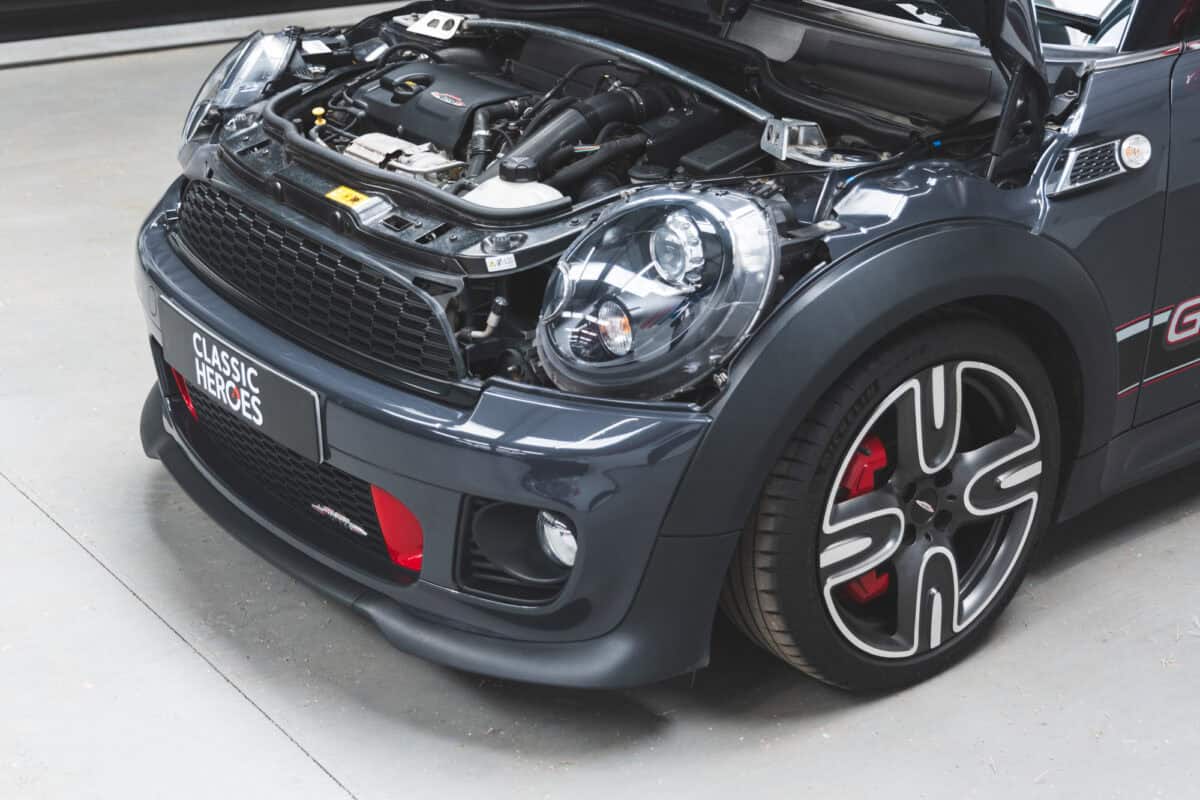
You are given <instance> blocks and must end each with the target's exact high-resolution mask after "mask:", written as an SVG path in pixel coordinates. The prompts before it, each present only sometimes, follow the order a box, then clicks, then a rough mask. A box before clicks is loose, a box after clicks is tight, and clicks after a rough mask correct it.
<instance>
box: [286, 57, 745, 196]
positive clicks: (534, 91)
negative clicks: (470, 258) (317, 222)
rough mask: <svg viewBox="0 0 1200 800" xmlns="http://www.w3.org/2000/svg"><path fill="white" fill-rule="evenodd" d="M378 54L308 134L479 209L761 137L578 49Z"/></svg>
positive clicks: (667, 172) (608, 183)
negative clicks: (373, 64)
mask: <svg viewBox="0 0 1200 800" xmlns="http://www.w3.org/2000/svg"><path fill="white" fill-rule="evenodd" d="M379 49H380V50H382V51H383V55H379V56H378V57H377V58H376V59H374V61H375V62H376V63H375V67H374V69H372V70H370V71H368V72H366V73H362V74H359V75H357V76H355V77H352V78H348V79H347V80H346V81H345V82H344V83H343V84H342V85H340V86H338V87H336V90H335V91H334V92H332V93H331V94H330V95H329V96H328V99H327V100H325V101H324V103H323V104H322V105H313V106H312V107H311V108H309V109H308V114H301V115H299V116H300V117H301V118H302V119H303V118H305V117H307V122H308V131H307V134H308V136H309V138H311V139H313V140H314V141H317V142H318V143H320V144H322V145H324V146H326V147H329V148H331V149H333V150H336V151H338V152H340V153H342V154H343V155H345V156H347V157H350V158H353V159H356V160H359V161H363V162H366V163H368V164H370V165H372V166H374V167H377V168H380V169H383V170H387V171H389V172H394V173H400V174H403V175H406V176H408V177H410V178H413V179H416V180H420V181H424V182H427V183H430V184H433V185H435V186H437V187H438V188H440V189H442V190H444V191H446V192H450V193H452V194H454V195H457V196H460V197H462V198H463V199H464V200H466V201H469V202H472V203H476V204H478V205H482V206H486V207H490V208H506V209H523V208H533V207H536V206H538V205H540V204H543V203H547V202H551V201H555V200H559V199H561V198H562V197H564V196H566V197H570V198H571V199H572V200H575V201H579V200H587V199H590V198H593V197H598V196H601V195H604V194H608V193H611V192H613V191H615V190H617V189H619V188H621V187H624V186H628V185H631V184H647V183H655V182H664V181H667V180H669V179H670V178H671V177H672V176H673V175H676V174H679V173H687V174H691V175H709V174H716V173H722V174H727V173H729V172H730V171H732V170H734V169H736V168H738V167H741V166H746V165H749V164H752V163H754V162H755V161H757V160H760V159H761V157H762V155H763V154H762V151H761V150H760V149H759V147H758V145H759V142H758V133H757V131H756V130H748V129H744V128H742V129H739V127H738V124H737V120H736V118H735V117H734V116H733V115H732V114H730V113H729V112H728V111H726V110H724V109H720V108H718V107H717V106H715V105H713V104H710V103H708V102H705V101H704V100H702V99H701V98H698V97H697V96H695V95H694V94H693V93H691V92H689V91H688V90H687V89H686V88H684V87H682V86H679V85H676V84H673V83H671V82H670V81H668V80H666V79H664V78H662V77H660V76H658V75H654V74H652V73H650V72H649V71H647V70H644V69H640V68H637V67H634V66H632V65H628V64H624V63H622V62H621V61H620V59H617V58H614V57H612V56H609V55H606V54H604V53H601V52H598V51H591V50H589V49H588V48H587V47H585V46H581V45H574V44H565V43H562V42H554V41H549V40H545V39H540V38H537V37H531V38H529V39H527V40H526V41H524V42H523V44H522V45H521V46H520V48H519V49H518V50H516V51H514V52H512V53H505V52H504V51H503V50H499V49H498V48H496V47H495V46H494V43H489V45H488V46H485V45H484V43H479V44H478V46H472V45H471V44H469V43H468V44H466V45H465V46H464V44H455V45H454V46H446V47H443V48H440V49H438V48H431V47H428V46H423V45H415V44H414V45H411V46H406V44H405V43H403V42H401V43H398V44H394V45H391V46H388V45H386V43H381V45H380V48H379Z"/></svg>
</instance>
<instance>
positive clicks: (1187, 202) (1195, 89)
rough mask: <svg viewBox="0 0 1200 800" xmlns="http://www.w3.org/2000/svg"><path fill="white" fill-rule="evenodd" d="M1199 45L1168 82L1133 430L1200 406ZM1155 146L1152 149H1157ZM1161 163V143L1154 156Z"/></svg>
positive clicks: (1186, 55) (1187, 53)
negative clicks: (1153, 271) (1156, 262)
mask: <svg viewBox="0 0 1200 800" xmlns="http://www.w3.org/2000/svg"><path fill="white" fill-rule="evenodd" d="M1198 45H1200V43H1196V42H1193V43H1192V44H1190V45H1189V46H1188V47H1187V49H1186V50H1185V51H1184V53H1183V54H1182V55H1181V56H1180V57H1179V60H1178V62H1177V63H1176V66H1175V73H1174V75H1173V77H1172V80H1171V101H1172V137H1171V140H1170V163H1171V179H1170V187H1169V190H1168V194H1167V208H1166V217H1165V219H1164V222H1163V252H1162V268H1161V271H1160V274H1159V279H1158V290H1157V292H1156V293H1155V297H1154V309H1153V312H1154V313H1153V314H1152V316H1151V317H1150V318H1148V319H1147V320H1146V322H1145V323H1144V324H1143V325H1141V326H1139V327H1138V330H1139V333H1138V334H1137V335H1136V336H1135V337H1133V338H1136V339H1138V340H1141V341H1142V342H1143V344H1144V346H1145V348H1146V366H1145V371H1144V375H1143V380H1142V383H1141V387H1140V389H1139V390H1137V391H1136V394H1137V395H1138V397H1137V424H1138V425H1141V424H1143V423H1146V422H1150V421H1151V420H1155V419H1158V418H1159V417H1161V416H1163V415H1164V414H1169V413H1170V412H1172V411H1175V410H1178V409H1180V408H1184V407H1186V406H1189V405H1191V404H1192V403H1195V402H1197V401H1200V369H1196V367H1200V224H1197V223H1198V219H1200V217H1198V215H1200V46H1198ZM1156 145H1157V143H1156ZM1159 149H1160V150H1161V151H1162V154H1163V156H1164V157H1165V156H1166V155H1167V146H1166V144H1165V143H1164V144H1163V145H1162V146H1161V147H1160V148H1159Z"/></svg>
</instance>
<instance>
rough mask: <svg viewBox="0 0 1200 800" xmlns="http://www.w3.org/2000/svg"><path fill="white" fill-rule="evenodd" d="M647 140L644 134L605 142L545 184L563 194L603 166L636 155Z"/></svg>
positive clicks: (564, 168) (557, 173)
mask: <svg viewBox="0 0 1200 800" xmlns="http://www.w3.org/2000/svg"><path fill="white" fill-rule="evenodd" d="M648 138H649V137H647V136H646V134H644V133H635V134H634V135H633V136H625V137H623V138H620V139H613V140H612V141H609V142H605V143H604V144H602V145H600V149H599V150H597V151H596V152H594V153H592V154H591V155H590V156H588V157H587V158H583V159H580V160H579V161H576V162H575V163H573V164H568V165H567V166H565V167H563V168H562V169H560V170H559V171H558V172H556V173H554V176H553V177H551V178H550V179H549V180H547V181H546V183H547V184H548V185H550V186H553V187H554V188H555V189H558V190H559V191H560V192H564V193H565V190H566V188H568V187H570V186H572V185H574V184H575V183H578V182H579V181H581V180H583V179H584V178H586V177H588V176H590V175H592V174H594V173H595V172H597V171H598V170H599V169H600V168H601V167H603V166H604V165H605V164H608V163H609V162H611V161H614V160H615V159H617V158H620V157H621V156H624V155H628V154H630V153H636V152H638V151H640V150H642V149H644V148H645V147H646V142H647V140H648Z"/></svg>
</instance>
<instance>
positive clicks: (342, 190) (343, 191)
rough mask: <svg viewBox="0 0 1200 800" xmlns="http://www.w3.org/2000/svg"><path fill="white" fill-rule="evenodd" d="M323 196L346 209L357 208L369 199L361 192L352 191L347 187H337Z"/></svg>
mask: <svg viewBox="0 0 1200 800" xmlns="http://www.w3.org/2000/svg"><path fill="white" fill-rule="evenodd" d="M325 196H326V197H328V198H329V199H330V200H332V201H333V202H335V203H341V204H342V205H344V206H347V207H348V208H358V207H359V206H361V205H362V204H363V203H365V202H367V201H368V200H370V199H371V198H370V197H368V196H367V195H365V194H363V193H362V192H356V191H354V190H353V189H351V188H350V187H349V186H339V187H337V188H336V189H334V190H333V191H331V192H328V193H327V194H326V195H325Z"/></svg>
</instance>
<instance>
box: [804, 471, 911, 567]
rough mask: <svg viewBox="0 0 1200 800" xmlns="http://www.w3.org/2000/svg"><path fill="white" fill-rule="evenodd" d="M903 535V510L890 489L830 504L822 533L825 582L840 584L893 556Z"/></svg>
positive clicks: (821, 557) (821, 564)
mask: <svg viewBox="0 0 1200 800" xmlns="http://www.w3.org/2000/svg"><path fill="white" fill-rule="evenodd" d="M903 536H904V512H903V511H902V510H901V508H900V503H899V501H898V500H897V498H896V496H895V494H894V493H893V492H892V491H891V489H890V487H889V488H882V489H878V490H876V491H874V492H870V493H868V494H864V495H862V496H860V497H855V498H853V499H850V500H846V501H843V502H841V503H831V505H830V508H829V509H828V512H827V514H826V519H825V525H824V529H823V534H822V536H821V551H820V564H819V567H820V572H821V577H822V581H823V582H826V583H828V582H833V583H835V584H836V583H841V582H843V581H845V580H849V579H850V578H853V577H855V576H856V575H861V574H862V573H864V572H866V571H867V570H869V569H871V568H872V567H874V566H876V565H878V564H881V563H883V562H884V561H886V560H887V559H888V558H890V557H891V555H892V553H894V552H895V551H896V548H898V547H899V546H900V541H901V539H902V538H903Z"/></svg>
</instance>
